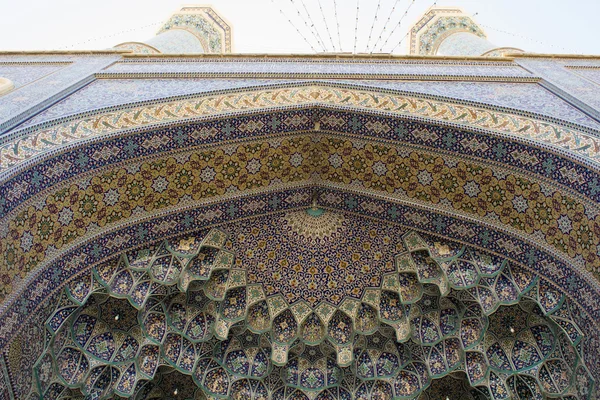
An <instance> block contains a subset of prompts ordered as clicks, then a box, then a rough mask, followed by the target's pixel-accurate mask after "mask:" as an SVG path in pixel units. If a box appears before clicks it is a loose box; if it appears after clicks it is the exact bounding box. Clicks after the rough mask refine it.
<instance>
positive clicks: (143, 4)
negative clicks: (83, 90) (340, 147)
mask: <svg viewBox="0 0 600 400" xmlns="http://www.w3.org/2000/svg"><path fill="white" fill-rule="evenodd" d="M208 1H211V0H208ZM302 1H304V3H305V4H306V8H307V9H308V11H309V12H310V15H311V18H312V20H313V21H314V24H315V26H316V27H317V28H318V31H319V33H320V35H321V37H322V38H323V40H324V41H325V42H326V43H327V44H328V49H329V50H331V48H332V45H331V43H330V41H329V36H328V34H327V30H326V26H325V23H324V19H323V16H322V14H321V11H320V8H319V3H320V4H321V6H322V8H323V13H324V14H325V19H326V20H327V23H328V27H329V29H330V32H331V35H332V38H333V41H334V42H335V43H336V45H337V43H338V39H337V24H336V19H335V15H334V0H293V1H292V0H212V3H211V4H212V6H213V7H214V8H215V9H216V10H217V11H218V12H219V13H220V14H221V15H222V16H224V17H225V18H226V19H227V20H229V21H230V23H231V24H232V26H233V29H234V32H233V41H234V51H235V52H239V53H312V52H313V51H312V50H311V47H310V46H309V45H308V44H307V43H306V42H305V41H304V40H303V39H302V37H301V36H300V35H299V34H298V33H297V32H296V30H295V29H294V28H293V27H292V26H291V25H290V23H289V22H288V20H287V19H286V18H284V17H283V15H282V14H281V13H280V9H282V10H283V11H284V12H285V13H286V14H287V15H288V17H291V18H292V20H293V22H294V23H295V24H296V26H297V27H298V28H299V29H300V30H301V32H302V33H303V34H304V35H305V36H306V37H307V39H310V40H311V42H312V43H313V46H314V47H315V48H316V49H320V47H319V46H318V45H317V43H316V40H315V39H314V38H313V36H312V34H311V32H310V30H309V29H308V28H307V27H306V26H305V25H304V22H303V19H300V18H299V17H298V16H297V14H296V9H295V5H297V6H298V7H300V9H301V10H303V8H302ZM357 1H358V3H359V5H360V10H361V12H360V17H359V20H358V35H357V36H358V41H357V51H358V52H364V51H365V49H366V46H367V41H368V37H369V33H370V31H371V27H372V26H373V21H374V17H375V14H376V10H377V6H378V3H380V7H379V13H378V18H377V22H376V23H375V25H374V26H373V33H372V36H373V39H372V41H371V44H374V43H375V41H376V40H377V37H378V36H379V34H380V32H381V31H382V30H383V29H384V23H385V21H386V20H387V19H388V16H389V15H390V11H391V10H392V6H393V5H394V3H396V0H381V1H379V0H335V2H336V3H337V8H338V20H339V24H340V37H341V42H342V47H343V50H344V51H350V52H351V51H353V48H354V37H355V35H354V31H355V23H356V7H357ZM411 3H412V0H398V2H397V6H396V11H395V13H393V14H392V16H391V22H390V24H389V26H388V27H387V30H386V31H384V32H385V33H384V35H383V40H382V41H380V42H379V45H378V46H377V49H376V50H379V47H380V45H381V44H382V42H384V41H385V39H386V38H387V37H388V36H389V34H390V32H391V31H392V29H394V27H395V26H396V25H397V24H398V21H399V20H400V18H401V17H402V15H403V14H404V12H405V11H406V10H407V7H408V6H409V5H410V4H411ZM433 3H434V1H433V0H415V1H414V4H413V5H412V7H411V8H410V10H409V12H408V14H407V15H406V17H405V18H404V19H403V21H402V24H401V25H400V27H399V28H398V29H396V31H395V32H394V34H393V35H392V36H391V37H390V39H389V41H388V44H387V45H386V46H385V47H384V48H383V52H389V51H391V49H392V48H393V47H395V45H396V44H397V43H398V42H400V40H401V39H402V38H404V37H405V35H406V32H407V29H408V27H409V26H410V25H412V24H413V23H414V22H415V21H416V20H417V19H418V18H419V17H420V16H421V15H422V14H423V12H425V10H427V9H428V8H429V7H430V6H431V5H432V4H433ZM182 4H186V3H185V0H184V1H183V2H182V0H100V1H98V0H95V1H90V0H28V1H17V0H0V16H2V18H1V21H2V22H1V23H0V51H1V50H52V49H103V48H108V47H112V46H114V45H116V44H118V43H121V42H125V41H143V40H145V39H148V38H150V37H152V36H154V34H155V32H156V30H157V29H158V28H159V26H160V24H161V22H163V21H164V20H165V19H167V18H168V16H169V15H170V14H171V13H173V12H175V11H176V10H178V9H179V7H180V6H181V5H182ZM187 4H189V3H187ZM205 4H206V3H205ZM437 4H438V5H444V6H447V5H453V6H459V7H462V8H463V9H464V10H465V11H466V12H467V13H470V14H475V13H477V15H476V17H475V18H476V20H477V21H478V22H479V23H480V24H481V25H483V27H484V29H485V30H486V31H487V34H488V37H489V39H490V40H491V41H492V42H494V43H495V44H497V45H502V46H513V47H519V48H522V49H524V50H527V51H533V52H544V53H583V54H600V23H599V22H598V16H600V0H562V1H559V0H440V1H438V2H437ZM306 20H308V18H306ZM500 31H504V32H506V33H504V32H500ZM394 53H397V54H404V53H406V40H405V41H404V42H403V43H402V45H401V46H399V47H397V48H396V50H395V51H394Z"/></svg>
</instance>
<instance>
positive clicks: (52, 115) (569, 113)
mask: <svg viewBox="0 0 600 400" xmlns="http://www.w3.org/2000/svg"><path fill="white" fill-rule="evenodd" d="M289 82H290V81H288V80H282V79H278V80H277V79H226V78H221V79H207V78H186V79H175V78H172V79H140V78H137V79H131V78H130V79H125V78H121V79H98V80H96V81H94V82H92V83H91V84H89V85H87V86H85V87H84V88H82V89H80V90H78V91H77V92H76V93H74V94H72V95H71V96H69V97H67V98H66V99H64V100H62V101H60V102H58V103H56V104H55V105H53V106H52V107H50V108H48V109H47V110H45V111H43V112H41V113H39V114H38V115H36V116H35V117H33V118H31V119H29V120H28V121H27V122H25V123H24V124H21V125H20V126H19V129H22V128H24V127H29V126H33V125H36V124H40V123H42V122H46V121H50V120H52V119H56V118H61V117H67V116H70V115H73V114H78V113H81V112H90V111H92V110H96V109H100V108H104V107H110V106H119V105H120V106H121V107H122V106H123V105H124V104H128V103H133V102H140V101H150V100H156V99H160V98H165V97H172V96H184V95H193V94H197V93H201V92H209V91H217V90H232V89H239V88H244V87H245V88H248V87H252V86H263V87H268V86H280V85H282V84H288V83H289ZM312 82H313V83H315V84H316V83H326V82H315V81H312ZM336 82H338V84H343V85H344V86H345V87H351V86H357V85H359V86H361V87H377V88H380V89H386V90H394V91H404V92H413V93H421V94H424V95H429V96H436V97H437V99H439V97H445V98H448V97H450V98H456V99H460V100H462V101H470V102H476V103H480V104H481V103H483V104H488V105H491V106H496V107H505V108H512V109H515V111H517V112H518V110H520V111H521V112H522V111H526V112H528V113H537V114H539V115H540V116H546V118H548V117H552V118H557V119H561V120H563V121H567V122H571V123H574V124H579V125H583V126H588V127H591V128H596V129H598V128H600V124H599V123H598V122H596V121H594V120H593V119H592V118H590V117H588V116H586V115H585V114H583V113H582V112H580V111H579V110H577V109H576V108H575V107H573V106H571V105H570V104H568V103H567V102H566V101H564V100H562V99H560V98H559V97H557V96H555V95H553V94H552V93H550V92H549V91H548V90H546V89H544V88H543V87H542V86H540V85H539V84H538V83H525V82H517V83H514V82H457V81H446V82H444V81H395V80H352V81H351V80H338V81H336ZM304 83H306V82H304Z"/></svg>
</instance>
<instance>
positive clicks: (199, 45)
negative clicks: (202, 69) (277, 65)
mask: <svg viewBox="0 0 600 400" xmlns="http://www.w3.org/2000/svg"><path fill="white" fill-rule="evenodd" d="M115 48H117V49H127V50H132V51H133V52H134V53H139V54H218V53H231V26H230V24H229V23H228V22H226V21H225V20H224V19H223V18H222V17H221V16H220V15H219V14H217V12H216V11H215V10H213V9H212V7H206V6H184V7H182V8H181V10H180V11H178V12H176V13H175V14H173V15H172V16H171V18H169V19H168V20H167V21H166V22H165V23H164V24H163V25H162V26H161V28H160V29H159V30H158V32H157V34H156V36H154V37H153V38H151V39H149V40H146V41H145V42H125V43H121V44H119V45H117V46H115Z"/></svg>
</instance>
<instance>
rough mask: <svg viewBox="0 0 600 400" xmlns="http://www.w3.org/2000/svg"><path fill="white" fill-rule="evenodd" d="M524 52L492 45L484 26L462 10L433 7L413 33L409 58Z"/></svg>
mask: <svg viewBox="0 0 600 400" xmlns="http://www.w3.org/2000/svg"><path fill="white" fill-rule="evenodd" d="M522 52H523V51H522V50H520V49H516V48H513V47H498V46H496V45H495V44H493V43H491V42H489V41H488V40H487V35H486V34H485V32H484V30H483V29H482V28H481V26H479V25H478V24H477V23H476V22H475V21H474V20H473V18H471V16H469V15H468V14H466V13H465V12H464V11H463V10H461V9H460V8H454V7H432V8H430V9H429V10H428V11H427V12H426V13H425V15H423V17H422V18H421V19H420V20H419V21H418V22H417V23H416V24H415V25H413V27H412V29H411V30H410V40H409V54H415V55H430V56H433V55H438V56H487V57H494V56H503V55H504V54H508V53H522Z"/></svg>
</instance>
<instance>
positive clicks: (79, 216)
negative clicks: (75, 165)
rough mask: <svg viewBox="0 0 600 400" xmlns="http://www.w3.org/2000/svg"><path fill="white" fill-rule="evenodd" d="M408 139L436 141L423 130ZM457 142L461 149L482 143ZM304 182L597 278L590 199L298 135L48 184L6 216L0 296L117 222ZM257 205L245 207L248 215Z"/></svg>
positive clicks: (517, 178)
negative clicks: (470, 226)
mask: <svg viewBox="0 0 600 400" xmlns="http://www.w3.org/2000/svg"><path fill="white" fill-rule="evenodd" d="M359 122H360V121H358V122H357V123H359ZM247 129H249V128H247ZM374 129H378V128H374ZM380 129H386V128H385V127H380ZM412 134H413V135H436V133H435V131H431V130H428V131H425V130H423V131H417V130H415V131H413V133H412ZM462 141H463V142H464V143H466V144H467V146H482V145H483V144H481V142H478V143H479V144H478V145H477V144H475V143H474V142H473V141H469V140H462ZM307 184H323V185H332V186H337V187H341V188H352V189H354V190H361V191H363V192H364V191H366V192H370V193H376V194H385V195H386V196H392V197H393V198H395V199H398V200H400V199H404V200H408V201H411V202H422V203H423V204H433V205H436V206H437V207H438V208H442V207H444V206H445V207H446V209H447V210H448V211H451V212H454V213H461V214H463V215H466V216H469V217H472V218H476V219H478V220H480V221H489V223H490V224H503V226H506V227H509V228H510V229H513V230H514V231H516V232H519V233H521V234H523V235H537V236H536V238H537V242H538V243H539V244H540V245H541V246H546V247H548V248H552V249H554V250H555V251H556V252H558V253H560V254H564V255H566V256H569V257H572V258H579V259H581V260H583V263H582V264H585V266H586V267H587V268H588V271H589V272H591V273H592V274H594V276H595V277H596V278H597V277H598V270H597V266H598V253H597V246H598V245H599V244H600V234H599V232H598V227H599V226H600V215H598V214H594V211H595V210H596V208H595V207H594V206H593V203H590V202H589V201H588V202H586V201H584V200H583V199H580V198H578V197H575V196H571V195H570V194H569V193H568V192H567V193H563V192H562V191H560V190H558V189H555V188H552V187H550V186H546V185H545V184H540V183H537V182H535V181H532V180H530V177H527V176H524V175H522V174H517V173H512V172H510V171H507V170H502V169H501V168H492V167H490V166H484V165H481V164H479V163H475V162H469V161H468V160H466V159H465V160H462V161H461V160H460V159H453V158H452V157H441V156H438V155H435V154H430V153H429V152H427V151H422V150H419V149H414V150H410V149H408V148H406V147H398V146H395V145H392V144H385V143H381V144H377V145H373V144H369V143H368V142H363V141H361V140H358V139H353V140H351V139H349V138H343V137H336V136H331V135H319V137H313V136H312V135H311V134H305V135H298V136H291V137H286V138H281V139H278V140H268V141H263V140H258V141H255V142H246V143H243V144H230V145H227V144H224V145H221V146H218V147H210V148H204V149H198V150H194V151H188V152H186V153H181V154H179V155H177V156H173V155H166V156H165V157H162V158H158V159H154V160H143V161H140V162H137V163H132V164H130V165H129V166H118V167H114V168H109V169H106V170H104V171H102V172H101V173H96V175H95V176H91V177H87V178H86V179H83V180H79V179H77V180H76V181H66V182H65V183H64V184H62V185H57V186H55V187H54V188H52V190H51V191H46V193H44V194H43V197H42V199H43V200H42V199H40V200H38V201H39V203H37V201H36V202H34V199H32V200H31V201H30V202H24V203H23V204H22V205H21V206H20V208H18V209H16V210H14V211H13V212H11V213H10V214H8V215H7V216H6V219H7V220H8V223H7V225H6V231H5V232H6V235H7V237H6V239H5V240H3V241H2V242H1V243H0V250H2V254H4V257H3V260H4V262H5V265H6V266H7V267H8V268H7V270H6V271H3V280H4V281H6V282H7V283H4V282H2V284H1V286H0V287H1V288H2V289H1V290H0V295H2V296H7V295H9V294H10V293H11V291H12V289H11V287H12V285H11V282H12V281H13V280H14V279H15V278H16V279H23V278H25V277H26V276H27V274H28V273H30V272H31V271H34V270H35V269H36V267H37V265H38V264H39V263H40V262H41V261H43V259H44V258H45V256H46V255H47V254H49V252H50V251H52V250H61V249H63V248H65V247H67V246H70V245H72V244H74V243H77V242H78V241H80V240H82V238H83V237H85V235H91V234H93V232H94V231H93V229H97V228H95V227H108V226H111V225H114V224H117V223H122V221H124V220H127V219H130V218H135V217H136V215H139V213H142V212H143V213H154V212H158V211H160V210H166V209H171V208H173V207H182V206H184V205H185V204H186V201H187V203H189V202H194V201H201V200H202V201H207V200H208V199H222V198H224V197H227V196H229V195H231V194H233V193H238V194H240V193H248V192H252V191H257V190H269V189H270V190H273V189H277V188H282V187H285V185H307ZM36 203H37V204H38V205H37V206H36V205H35V204H36ZM258 206H259V204H255V205H253V204H250V203H249V204H247V205H245V206H244V207H245V208H247V209H248V211H251V210H252V207H258ZM511 246H513V247H514V246H516V245H511V244H509V243H505V247H506V248H509V247H511Z"/></svg>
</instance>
